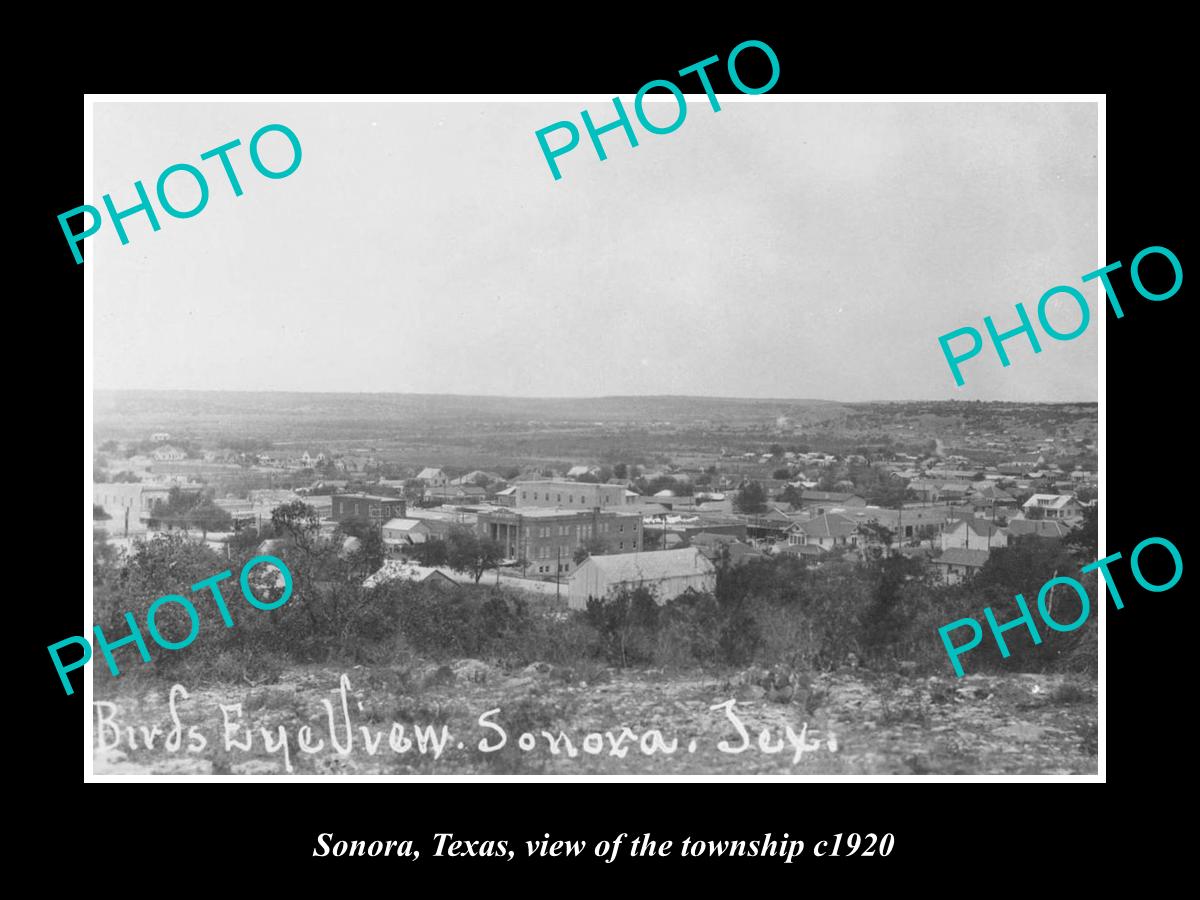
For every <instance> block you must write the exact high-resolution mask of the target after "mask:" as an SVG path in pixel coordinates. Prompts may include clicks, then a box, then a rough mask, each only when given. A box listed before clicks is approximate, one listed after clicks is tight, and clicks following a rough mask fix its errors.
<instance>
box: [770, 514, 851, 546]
mask: <svg viewBox="0 0 1200 900" xmlns="http://www.w3.org/2000/svg"><path fill="white" fill-rule="evenodd" d="M858 527H859V523H858V522H856V521H854V520H853V519H851V518H849V517H848V516H845V515H842V514H841V513H825V514H824V515H821V516H817V517H816V518H815V519H810V520H808V521H807V522H792V523H791V525H790V526H789V527H788V529H787V541H788V543H789V544H799V545H801V546H814V545H815V546H817V547H820V548H821V549H822V550H833V549H835V548H837V547H857V546H858Z"/></svg>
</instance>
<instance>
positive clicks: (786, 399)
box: [92, 387, 1100, 406]
mask: <svg viewBox="0 0 1200 900" xmlns="http://www.w3.org/2000/svg"><path fill="white" fill-rule="evenodd" d="M135 393H142V394H318V395H327V396H331V397H336V396H350V397H359V396H390V397H458V398H463V399H473V400H551V401H558V400H731V401H742V402H752V403H832V404H845V405H851V404H863V403H897V404H899V403H1008V404H1047V405H1066V404H1071V405H1093V406H1098V405H1099V402H1100V401H1099V400H1018V399H1012V400H983V399H979V398H972V399H959V398H957V397H944V398H935V397H925V398H919V399H908V400H881V399H874V400H833V399H825V398H820V397H744V396H727V395H721V394H570V395H560V396H554V397H552V396H542V395H538V396H532V395H519V394H458V393H453V392H445V391H442V392H425V391H321V390H295V389H279V388H141V387H138V388H93V389H92V394H93V395H95V394H135Z"/></svg>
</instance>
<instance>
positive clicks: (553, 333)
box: [52, 88, 1151, 779]
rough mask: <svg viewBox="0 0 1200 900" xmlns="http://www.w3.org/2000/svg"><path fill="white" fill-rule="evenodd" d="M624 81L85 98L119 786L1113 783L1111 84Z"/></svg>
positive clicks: (97, 697) (108, 672)
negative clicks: (593, 91) (1043, 92)
mask: <svg viewBox="0 0 1200 900" xmlns="http://www.w3.org/2000/svg"><path fill="white" fill-rule="evenodd" d="M689 90H691V88H689ZM622 100H623V104H624V105H623V107H622V108H621V109H618V108H617V106H615V105H614V102H613V100H612V99H611V98H604V97H599V98H598V97H595V96H589V97H581V98H579V99H574V100H572V99H563V98H561V97H556V98H554V99H534V98H532V97H516V98H500V97H491V98H489V97H478V98H473V99H472V98H466V99H451V98H441V99H428V98H426V99H420V98H411V97H410V98H403V99H396V100H384V99H379V98H365V99H352V98H344V99H338V100H337V101H332V100H319V99H311V100H306V99H298V98H289V97H282V98H280V99H278V100H269V99H255V100H250V101H234V100H228V101H223V100H196V99H184V98H181V99H178V100H168V99H163V98H161V97H159V98H151V99H146V100H139V99H136V98H114V99H99V100H97V101H96V102H95V103H94V104H93V105H92V106H91V122H92V129H93V130H92V141H91V153H92V176H91V183H90V194H89V196H88V197H87V198H86V199H85V202H86V203H88V204H91V205H92V206H93V207H94V208H95V209H96V210H97V215H96V216H95V217H91V218H89V217H88V216H87V215H85V216H84V217H83V218H84V227H85V228H86V227H89V226H91V225H92V224H93V219H94V221H95V222H98V223H99V225H98V227H97V228H96V229H95V230H94V231H93V232H91V233H89V235H88V236H87V237H86V238H80V246H83V243H82V242H83V241H86V250H85V251H84V252H85V253H86V255H87V265H88V269H89V273H88V280H89V292H90V298H91V308H90V310H89V314H90V316H91V320H92V325H91V328H92V362H93V366H92V368H91V372H90V378H91V386H92V393H91V398H92V411H91V415H92V420H91V421H92V444H91V456H92V482H93V483H92V511H91V516H92V521H91V546H90V553H91V561H92V584H91V598H90V613H89V615H90V622H91V623H94V624H95V626H97V631H96V632H95V633H94V634H93V635H91V636H90V637H89V640H90V641H91V648H90V649H91V656H90V661H89V662H88V663H87V667H86V669H85V670H84V671H83V673H82V675H83V676H84V677H83V679H81V678H80V675H81V673H80V672H75V673H74V676H73V677H72V675H71V671H73V668H72V666H71V663H73V662H75V661H77V660H78V659H79V654H80V652H81V648H82V646H83V645H82V643H80V644H77V645H75V646H72V645H69V644H68V645H64V647H63V648H62V649H61V652H60V659H61V663H60V664H58V665H59V671H63V670H71V671H66V672H64V674H62V676H61V677H62V680H63V684H64V688H67V689H69V688H70V687H71V686H72V685H73V686H74V689H75V690H78V691H81V692H83V691H84V690H85V688H84V687H83V680H86V682H87V687H86V693H85V696H86V697H87V700H88V704H89V715H90V722H91V729H92V747H93V752H92V758H91V761H90V762H91V766H92V773H94V775H96V776H131V777H157V776H220V775H223V776H232V777H234V778H237V777H241V778H247V779H249V778H256V779H263V778H280V777H282V778H289V777H290V778H299V777H308V778H312V777H315V776H345V775H364V776H408V775H416V776H429V775H435V776H514V775H516V776H572V777H580V778H588V777H595V776H612V777H621V778H625V777H635V776H652V777H657V778H662V777H670V776H797V777H800V778H805V777H834V778H847V777H857V776H888V777H911V776H928V777H929V778H930V779H934V778H946V777H953V776H965V775H970V776H1030V775H1050V776H1095V775H1096V774H1097V770H1098V767H1097V759H1098V751H1099V749H1100V748H1099V746H1098V743H1099V736H1098V727H1097V726H1098V688H1099V685H1098V675H1099V668H1100V666H1099V653H1098V651H1099V648H1098V617H1099V615H1100V607H1101V604H1102V602H1109V601H1107V600H1103V599H1102V598H1103V594H1102V593H1101V590H1102V587H1103V585H1102V583H1100V584H1098V582H1100V581H1101V579H1100V573H1099V572H1098V571H1096V570H1095V569H1094V568H1093V569H1092V570H1091V571H1087V572H1084V571H1083V570H1084V568H1085V567H1087V566H1088V564H1089V563H1092V562H1094V561H1095V560H1097V559H1098V557H1099V556H1100V553H1099V549H1098V548H1099V541H1098V523H1099V516H1100V508H1099V493H1100V484H1101V472H1100V468H1099V465H1098V449H1097V448H1098V441H1099V434H1098V426H1099V403H1100V401H1101V399H1102V398H1101V396H1100V394H1101V391H1102V386H1103V381H1102V380H1101V378H1100V376H1099V360H1098V346H1099V341H1098V336H1099V328H1100V320H1101V319H1102V318H1103V317H1104V315H1105V312H1106V301H1105V299H1104V295H1103V294H1102V292H1101V285H1100V282H1099V281H1098V280H1096V279H1092V280H1088V281H1086V282H1085V281H1084V280H1083V276H1085V275H1087V274H1088V273H1092V272H1094V271H1095V270H1097V269H1098V268H1100V267H1101V266H1103V265H1104V263H1105V262H1107V260H1104V259H1101V258H1100V256H1099V253H1098V245H1099V235H1100V229H1101V228H1102V221H1101V219H1100V214H1101V207H1100V205H1099V190H1100V180H1099V177H1098V148H1099V146H1100V141H1101V135H1100V133H1099V124H1098V116H1097V103H1096V101H1095V100H1086V101H1085V100H1078V101H1058V100H1055V101H1040V100H1028V99H1026V100H997V99H989V100H985V101H968V100H965V99H954V98H949V99H946V98H916V99H912V98H910V99H905V100H891V101H875V100H873V101H853V100H849V99H820V98H806V99H803V100H801V99H797V98H795V97H793V96H790V95H780V96H773V95H770V94H764V95H761V96H749V95H747V96H739V95H732V96H728V97H726V96H725V95H724V94H722V95H721V97H720V100H721V102H720V109H719V110H714V109H713V104H712V103H710V101H709V98H708V97H707V96H706V95H705V94H703V93H698V94H691V93H688V94H687V95H686V115H685V116H684V117H683V121H682V123H681V124H680V125H679V127H678V128H676V129H675V130H673V131H671V132H669V133H659V132H661V131H662V129H663V128H664V127H665V126H666V125H667V124H669V122H670V120H671V119H672V117H676V116H678V115H679V112H680V107H679V106H678V104H677V101H676V99H675V98H674V97H673V96H672V95H671V94H670V93H667V92H665V91H658V92H656V93H654V94H651V95H648V96H647V97H645V98H644V102H643V104H642V105H639V106H638V107H637V110H636V111H635V108H634V98H633V97H632V96H625V97H623V98H622ZM584 110H586V111H588V113H589V117H588V118H585V117H583V116H582V112H583V111H584ZM642 111H644V112H645V114H646V117H647V118H648V120H649V121H651V122H653V123H655V127H656V128H657V129H658V130H657V131H655V130H654V129H651V128H648V127H647V126H646V119H643V116H642V115H641V112H642ZM621 116H624V119H622V118H621ZM612 123H615V125H614V127H612V128H608V129H604V128H603V126H605V125H608V124H612ZM550 126H557V127H555V128H550ZM547 129H549V130H547ZM539 133H540V134H541V137H539ZM634 141H636V145H634V143H633V142H634ZM572 143H573V144H574V145H573V146H570V145H571V144H572ZM598 148H602V149H603V151H604V152H603V157H604V158H601V154H600V153H599V152H598ZM172 167H173V168H172ZM556 175H557V176H558V177H556ZM77 233H78V232H77ZM1150 264H1151V263H1150V262H1149V261H1148V262H1147V263H1146V265H1147V266H1150ZM1126 265H1128V262H1127V263H1126ZM1059 286H1066V287H1069V288H1071V289H1072V290H1074V291H1075V292H1076V293H1077V294H1078V295H1079V296H1080V297H1081V298H1083V299H1082V300H1077V299H1076V298H1075V294H1072V293H1071V292H1070V291H1067V290H1060V291H1058V292H1056V293H1055V292H1053V289H1055V288H1057V287H1059ZM1048 294H1049V296H1047V295H1048ZM1081 302H1082V303H1084V306H1083V307H1081V306H1080V303H1081ZM1131 302H1132V301H1131ZM1111 327H1121V326H1119V325H1115V326H1111ZM1065 335H1072V336H1070V337H1064V336H1065ZM1148 534H1149V532H1148ZM1121 549H1125V548H1121ZM1110 552H1111V551H1110ZM1148 554H1149V552H1148ZM1127 555H1128V554H1127ZM1064 578H1065V579H1066V581H1069V580H1070V579H1074V580H1075V583H1077V584H1079V585H1081V586H1082V589H1083V590H1084V591H1085V592H1086V596H1084V597H1081V596H1080V595H1079V593H1078V592H1077V591H1076V590H1074V589H1073V588H1072V586H1071V584H1068V583H1066V581H1064V580H1061V579H1064ZM1055 579H1060V581H1058V582H1057V583H1055V584H1048V583H1049V582H1053V581H1055ZM1018 595H1019V596H1020V598H1021V599H1020V600H1018V599H1017V598H1018ZM1022 604H1025V607H1022ZM1023 608H1024V609H1025V612H1026V613H1027V615H1026V616H1025V619H1024V620H1023V621H1017V620H1020V619H1021V618H1022V615H1023V612H1022V609H1023ZM985 609H986V610H987V612H985ZM993 620H994V621H993ZM1051 623H1058V624H1057V626H1056V625H1055V624H1051ZM950 625H953V626H954V627H953V628H950V629H947V628H946V626H950ZM1010 625H1011V627H1006V626H1010ZM1068 625H1071V626H1073V627H1071V628H1066V627H1065V626H1068ZM1035 638H1036V640H1035ZM53 652H54V651H52V653H53ZM56 690H57V688H56Z"/></svg>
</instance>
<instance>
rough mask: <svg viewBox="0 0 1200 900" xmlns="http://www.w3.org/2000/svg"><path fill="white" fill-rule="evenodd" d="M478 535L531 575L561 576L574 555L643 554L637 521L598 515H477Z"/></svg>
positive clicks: (624, 515) (540, 511) (544, 511)
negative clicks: (590, 551) (598, 550)
mask: <svg viewBox="0 0 1200 900" xmlns="http://www.w3.org/2000/svg"><path fill="white" fill-rule="evenodd" d="M477 527H478V531H479V533H480V534H481V535H483V536H484V537H488V538H491V539H492V540H495V541H498V542H499V543H500V545H501V547H503V548H504V550H503V552H504V555H505V556H506V557H507V558H509V559H523V560H525V561H526V562H527V563H528V566H527V572H528V573H529V574H533V575H560V574H563V573H565V572H570V571H571V570H572V569H573V568H574V567H575V562H574V554H575V550H576V549H577V548H579V547H581V546H584V545H588V546H592V547H595V545H596V544H597V543H599V544H600V545H602V546H603V552H606V553H628V552H630V551H634V552H636V551H639V550H641V549H642V517H641V516H639V515H638V514H637V513H632V512H619V511H616V510H611V511H604V510H599V509H592V510H586V509H550V508H526V509H520V508H518V509H500V508H494V509H491V510H485V511H482V512H480V513H479V519H478V526H477Z"/></svg>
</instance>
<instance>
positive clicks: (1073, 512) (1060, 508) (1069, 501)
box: [1021, 494, 1080, 519]
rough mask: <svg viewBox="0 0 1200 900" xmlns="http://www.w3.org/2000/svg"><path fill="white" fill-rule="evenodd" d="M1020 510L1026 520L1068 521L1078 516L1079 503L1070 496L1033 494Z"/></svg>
mask: <svg viewBox="0 0 1200 900" xmlns="http://www.w3.org/2000/svg"><path fill="white" fill-rule="evenodd" d="M1021 508H1022V509H1023V510H1024V511H1025V518H1027V519H1069V518H1072V517H1073V516H1078V515H1079V514H1080V512H1079V501H1077V500H1076V499H1075V498H1074V497H1072V496H1071V495H1070V494H1034V495H1033V496H1032V497H1030V498H1029V499H1028V500H1026V501H1025V502H1024V503H1023V504H1022V505H1021Z"/></svg>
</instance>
